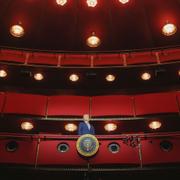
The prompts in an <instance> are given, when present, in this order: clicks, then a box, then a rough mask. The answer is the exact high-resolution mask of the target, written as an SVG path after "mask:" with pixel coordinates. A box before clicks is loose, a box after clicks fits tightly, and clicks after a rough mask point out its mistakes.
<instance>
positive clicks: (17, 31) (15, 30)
mask: <svg viewBox="0 0 180 180" xmlns="http://www.w3.org/2000/svg"><path fill="white" fill-rule="evenodd" d="M10 33H11V35H12V36H14V37H18V38H19V37H22V36H23V35H24V33H25V32H24V28H23V27H22V26H21V25H13V26H11V28H10Z"/></svg>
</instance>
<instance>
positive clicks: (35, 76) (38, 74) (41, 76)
mask: <svg viewBox="0 0 180 180" xmlns="http://www.w3.org/2000/svg"><path fill="white" fill-rule="evenodd" d="M34 79H35V80H37V81H41V80H43V79H44V76H43V74H42V73H36V74H34Z"/></svg>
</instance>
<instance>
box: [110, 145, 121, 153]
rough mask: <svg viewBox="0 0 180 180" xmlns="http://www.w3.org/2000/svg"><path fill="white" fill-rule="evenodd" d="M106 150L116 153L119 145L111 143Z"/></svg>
mask: <svg viewBox="0 0 180 180" xmlns="http://www.w3.org/2000/svg"><path fill="white" fill-rule="evenodd" d="M108 149H109V151H110V152H111V153H113V154H115V153H118V152H119V150H120V145H119V144H118V143H111V144H109V145H108Z"/></svg>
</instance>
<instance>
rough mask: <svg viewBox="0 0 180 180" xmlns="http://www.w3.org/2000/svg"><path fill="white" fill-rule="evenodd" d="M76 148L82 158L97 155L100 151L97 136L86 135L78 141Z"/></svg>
mask: <svg viewBox="0 0 180 180" xmlns="http://www.w3.org/2000/svg"><path fill="white" fill-rule="evenodd" d="M76 148H77V151H78V152H79V154H81V155H82V156H85V157H91V156H93V155H95V154H96V153H97V151H98V149H99V142H98V140H97V138H96V137H95V136H93V135H91V134H85V135H82V136H81V137H79V139H78V140H77V143H76Z"/></svg>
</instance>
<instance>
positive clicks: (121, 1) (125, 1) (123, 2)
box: [119, 0, 129, 4]
mask: <svg viewBox="0 0 180 180" xmlns="http://www.w3.org/2000/svg"><path fill="white" fill-rule="evenodd" d="M119 2H120V3H122V4H126V3H128V2H129V0H119Z"/></svg>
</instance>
